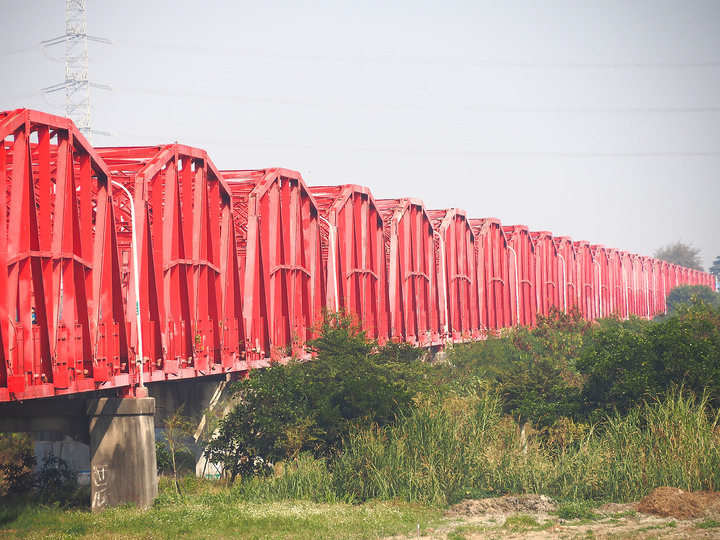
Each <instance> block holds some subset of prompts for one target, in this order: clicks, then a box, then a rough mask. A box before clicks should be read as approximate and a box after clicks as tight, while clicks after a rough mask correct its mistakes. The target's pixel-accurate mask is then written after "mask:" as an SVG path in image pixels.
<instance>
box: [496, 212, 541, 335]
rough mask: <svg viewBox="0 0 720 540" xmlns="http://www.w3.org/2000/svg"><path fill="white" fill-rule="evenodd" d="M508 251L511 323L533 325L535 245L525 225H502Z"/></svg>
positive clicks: (534, 312)
mask: <svg viewBox="0 0 720 540" xmlns="http://www.w3.org/2000/svg"><path fill="white" fill-rule="evenodd" d="M503 230H504V231H505V236H506V237H507V239H508V250H509V251H510V259H509V262H510V307H511V309H512V313H513V324H519V325H534V324H535V322H536V314H537V300H536V291H535V289H536V277H537V276H536V274H535V246H534V245H533V242H532V239H531V238H530V232H529V231H528V228H527V227H526V226H525V225H511V226H507V227H503Z"/></svg>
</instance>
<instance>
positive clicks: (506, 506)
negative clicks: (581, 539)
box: [445, 495, 556, 517]
mask: <svg viewBox="0 0 720 540" xmlns="http://www.w3.org/2000/svg"><path fill="white" fill-rule="evenodd" d="M555 508H556V505H555V503H554V502H553V501H552V500H551V499H550V497H548V496H546V495H506V496H504V497H493V498H490V499H468V500H466V501H462V502H461V503H458V504H456V505H454V506H451V507H450V508H448V509H447V510H446V511H445V515H446V516H447V517H477V516H482V515H488V514H491V515H505V516H507V515H512V514H548V513H550V512H552V511H553V510H555Z"/></svg>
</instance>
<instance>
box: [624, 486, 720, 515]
mask: <svg viewBox="0 0 720 540" xmlns="http://www.w3.org/2000/svg"><path fill="white" fill-rule="evenodd" d="M635 510H636V511H637V512H642V513H643V514H654V515H656V516H663V517H673V518H676V519H693V518H701V517H720V493H719V492H717V491H683V490H682V489H679V488H675V487H659V488H655V489H653V490H652V491H651V492H650V493H649V494H648V496H647V497H644V498H643V499H642V500H641V501H640V502H639V503H637V504H636V505H635Z"/></svg>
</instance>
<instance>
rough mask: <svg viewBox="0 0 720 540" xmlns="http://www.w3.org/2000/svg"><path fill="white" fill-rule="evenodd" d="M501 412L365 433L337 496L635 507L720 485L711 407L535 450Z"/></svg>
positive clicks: (472, 401)
mask: <svg viewBox="0 0 720 540" xmlns="http://www.w3.org/2000/svg"><path fill="white" fill-rule="evenodd" d="M499 410H500V407H499V403H498V399H497V396H496V395H493V394H492V393H490V392H484V393H482V394H481V395H479V396H467V397H454V398H448V399H445V400H444V401H442V402H441V403H434V404H433V403H423V404H420V406H419V407H418V408H417V409H416V410H414V411H413V412H411V413H408V414H407V415H406V416H404V417H402V418H401V419H400V421H399V422H398V424H397V425H395V426H390V427H386V428H378V427H372V428H365V429H357V430H355V431H353V432H352V433H351V435H350V437H349V439H348V441H347V444H346V446H345V450H344V452H343V453H342V454H341V455H340V456H339V457H338V458H337V460H336V461H335V463H334V482H335V486H336V490H337V491H338V493H342V494H343V495H344V496H346V497H348V498H353V499H358V500H367V499H373V498H378V499H396V498H397V499H403V500H407V501H418V502H424V503H429V504H441V505H442V504H447V503H449V502H453V501H454V500H457V499H458V498H461V497H463V495H470V494H474V495H477V494H482V495H488V494H505V493H544V494H547V495H550V496H552V497H556V498H561V499H575V500H578V499H586V500H587V499H591V500H614V501H627V500H637V499H639V498H641V497H642V496H644V495H646V494H647V493H648V492H649V491H650V490H651V489H652V488H654V487H658V486H662V485H671V486H676V487H680V488H682V489H686V490H700V489H716V488H717V487H718V485H719V481H720V439H719V436H718V417H717V415H714V416H711V415H710V409H709V407H708V405H707V400H706V399H705V398H699V399H698V398H695V397H693V396H691V395H687V394H683V393H682V392H679V391H677V392H671V393H669V394H668V395H667V396H666V397H665V398H664V399H662V400H659V401H656V402H653V403H647V404H644V405H642V406H640V407H637V408H636V409H634V410H632V411H631V412H630V414H628V415H626V416H624V417H620V416H616V417H614V418H612V419H610V420H608V421H607V422H606V423H605V424H603V425H601V426H597V427H596V428H591V429H585V430H584V431H583V430H578V431H579V433H580V435H579V436H577V437H575V438H572V439H571V440H570V441H568V440H563V441H562V442H558V441H557V440H548V438H547V437H546V438H541V437H540V436H539V435H538V434H535V435H532V436H530V438H529V440H528V443H527V445H521V444H520V439H519V436H518V429H517V426H516V425H515V424H514V423H513V422H512V421H511V420H509V419H508V418H502V417H501V415H500V413H499Z"/></svg>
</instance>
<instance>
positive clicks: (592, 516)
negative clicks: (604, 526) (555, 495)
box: [554, 502, 602, 521]
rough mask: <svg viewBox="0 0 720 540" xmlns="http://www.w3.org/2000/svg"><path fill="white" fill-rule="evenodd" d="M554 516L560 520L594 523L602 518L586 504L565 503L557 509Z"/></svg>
mask: <svg viewBox="0 0 720 540" xmlns="http://www.w3.org/2000/svg"><path fill="white" fill-rule="evenodd" d="M554 514H556V515H557V516H558V517H559V518H560V519H581V520H591V521H595V520H598V519H600V518H601V517H602V516H600V514H598V513H596V512H594V511H593V507H592V506H591V504H590V503H588V502H567V503H564V504H562V505H561V506H560V508H558V509H557V510H556V511H555V512H554Z"/></svg>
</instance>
